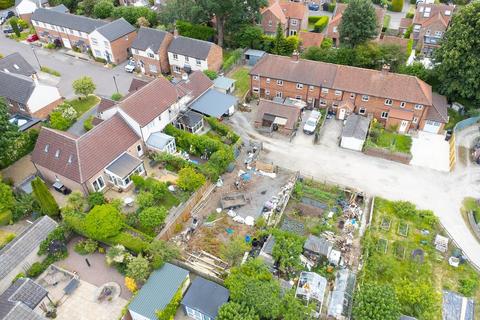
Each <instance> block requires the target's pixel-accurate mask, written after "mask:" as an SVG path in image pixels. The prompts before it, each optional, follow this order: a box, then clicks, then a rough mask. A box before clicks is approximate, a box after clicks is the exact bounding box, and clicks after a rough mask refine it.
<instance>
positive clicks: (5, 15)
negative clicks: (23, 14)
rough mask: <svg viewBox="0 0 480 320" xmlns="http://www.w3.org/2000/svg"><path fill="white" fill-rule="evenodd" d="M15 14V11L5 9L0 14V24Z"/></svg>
mask: <svg viewBox="0 0 480 320" xmlns="http://www.w3.org/2000/svg"><path fill="white" fill-rule="evenodd" d="M13 16H15V13H14V12H13V11H6V12H4V13H3V14H2V16H0V24H4V23H5V21H7V20H8V19H10V18H11V17H13Z"/></svg>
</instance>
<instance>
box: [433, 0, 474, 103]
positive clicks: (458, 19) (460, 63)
mask: <svg viewBox="0 0 480 320" xmlns="http://www.w3.org/2000/svg"><path fill="white" fill-rule="evenodd" d="M479 29H480V2H479V1H472V2H471V3H470V4H468V5H466V6H465V7H463V8H461V9H460V10H459V11H458V12H457V13H455V15H454V16H453V17H452V22H451V24H450V27H449V28H448V30H447V31H446V32H445V35H444V37H443V40H442V43H441V46H440V48H438V49H437V50H436V51H435V53H434V59H435V62H436V63H435V65H436V67H435V69H436V71H437V74H438V80H439V82H440V86H441V91H442V93H444V94H446V95H447V96H449V97H451V98H453V99H455V98H463V99H470V100H474V102H476V103H480V37H479V36H478V31H479Z"/></svg>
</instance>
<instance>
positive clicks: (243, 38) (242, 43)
mask: <svg viewBox="0 0 480 320" xmlns="http://www.w3.org/2000/svg"><path fill="white" fill-rule="evenodd" d="M262 37H263V30H262V28H260V27H258V26H252V25H248V24H247V25H244V26H242V27H241V28H240V29H239V30H238V31H237V32H235V34H234V35H233V44H234V46H235V47H238V48H258V47H259V46H260V39H261V38H262Z"/></svg>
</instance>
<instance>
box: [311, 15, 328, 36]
mask: <svg viewBox="0 0 480 320" xmlns="http://www.w3.org/2000/svg"><path fill="white" fill-rule="evenodd" d="M327 25H328V17H327V16H321V17H320V19H318V21H317V22H315V25H314V26H313V30H314V31H315V32H322V31H323V30H324V29H325V27H326V26H327Z"/></svg>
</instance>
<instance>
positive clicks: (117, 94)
mask: <svg viewBox="0 0 480 320" xmlns="http://www.w3.org/2000/svg"><path fill="white" fill-rule="evenodd" d="M122 97H123V96H122V94H121V93H120V92H115V93H113V94H112V96H111V97H110V98H111V99H112V100H113V101H120V99H122Z"/></svg>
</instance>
